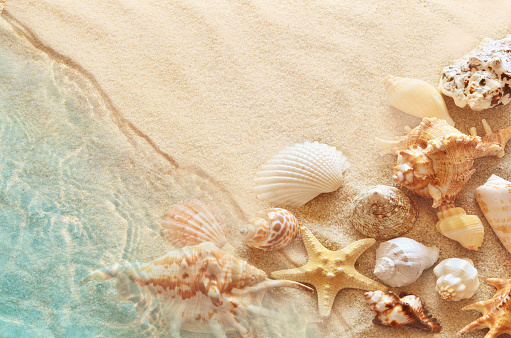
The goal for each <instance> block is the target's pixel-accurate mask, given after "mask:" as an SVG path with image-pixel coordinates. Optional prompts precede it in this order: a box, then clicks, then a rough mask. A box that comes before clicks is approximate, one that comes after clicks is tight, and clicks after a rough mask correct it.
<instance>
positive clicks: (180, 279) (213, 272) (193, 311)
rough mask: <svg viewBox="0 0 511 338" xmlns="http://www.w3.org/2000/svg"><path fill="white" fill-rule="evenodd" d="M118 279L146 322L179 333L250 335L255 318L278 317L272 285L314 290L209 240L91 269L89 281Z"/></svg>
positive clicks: (124, 294)
mask: <svg viewBox="0 0 511 338" xmlns="http://www.w3.org/2000/svg"><path fill="white" fill-rule="evenodd" d="M110 278H115V279H116V281H117V292H118V294H119V296H121V297H124V298H126V299H127V300H130V301H132V302H133V303H135V304H136V308H137V310H139V311H140V312H142V324H143V325H144V326H146V327H147V328H148V330H149V331H152V332H153V333H156V331H155V330H156V329H155V327H156V326H160V327H165V326H167V327H168V328H169V330H170V336H172V337H180V331H181V330H186V331H193V332H211V333H213V334H214V335H215V337H225V333H226V332H228V331H238V332H239V333H241V334H242V335H243V336H246V335H248V334H249V333H250V331H251V327H250V323H251V321H252V320H253V317H254V316H258V315H259V316H261V315H262V316H273V317H274V316H276V315H277V314H276V313H275V312H273V311H270V310H268V309H266V308H264V307H263V306H262V305H261V300H262V297H263V295H264V292H265V291H266V290H269V289H274V288H280V287H291V288H295V289H302V290H307V291H313V290H312V289H311V288H309V287H307V286H305V285H302V284H300V283H297V282H293V281H287V280H270V279H268V278H267V276H266V273H265V272H264V271H262V270H259V269H257V268H256V267H254V266H252V265H250V264H248V263H247V262H245V261H243V260H240V259H238V258H236V257H234V256H233V255H231V254H229V253H226V252H224V251H222V250H220V249H218V248H217V247H216V246H215V245H214V244H213V243H211V242H206V243H202V244H200V245H197V246H186V247H184V248H182V249H180V250H175V251H170V252H169V253H167V254H166V255H165V256H163V257H160V258H158V259H156V260H154V261H152V262H150V263H147V264H134V263H130V262H126V261H123V262H122V263H121V264H114V265H111V266H107V267H104V268H101V269H99V270H96V271H94V272H92V274H90V275H89V276H88V277H86V278H85V279H84V280H83V281H82V284H83V283H85V282H88V281H92V280H96V281H103V280H107V279H110Z"/></svg>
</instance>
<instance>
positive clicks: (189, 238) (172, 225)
mask: <svg viewBox="0 0 511 338" xmlns="http://www.w3.org/2000/svg"><path fill="white" fill-rule="evenodd" d="M161 232H162V234H163V237H164V238H165V239H166V240H168V241H169V242H170V243H172V244H173V245H175V246H177V247H178V248H182V247H184V246H189V245H197V244H200V243H203V242H213V243H215V245H216V246H217V247H219V248H221V247H223V246H224V245H225V243H227V239H226V235H227V228H226V225H225V219H224V216H223V215H222V213H221V212H220V210H219V209H218V208H217V207H216V206H214V205H211V204H209V203H206V202H203V201H200V200H189V201H185V202H182V203H178V204H173V205H171V206H170V208H169V210H168V211H167V212H166V213H165V215H164V216H163V220H162V224H161Z"/></svg>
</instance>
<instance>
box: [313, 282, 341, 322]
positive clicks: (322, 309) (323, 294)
mask: <svg viewBox="0 0 511 338" xmlns="http://www.w3.org/2000/svg"><path fill="white" fill-rule="evenodd" d="M316 290H317V291H318V308H319V315H320V316H322V317H328V316H330V313H331V312H332V306H333V304H334V301H335V297H336V296H337V292H338V291H339V290H336V289H335V288H332V287H330V286H329V285H325V286H324V287H321V288H317V289H316Z"/></svg>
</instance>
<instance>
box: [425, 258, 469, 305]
mask: <svg viewBox="0 0 511 338" xmlns="http://www.w3.org/2000/svg"><path fill="white" fill-rule="evenodd" d="M433 273H434V274H435V276H436V277H437V278H438V279H437V281H436V290H437V291H438V293H439V294H440V296H441V297H442V299H445V300H454V301H458V300H461V299H467V298H470V297H472V296H473V295H474V292H476V290H477V288H478V287H479V279H477V276H478V273H477V270H476V268H475V267H474V263H473V262H472V260H470V259H468V258H463V259H461V258H448V259H444V260H443V261H441V262H440V263H439V264H438V265H437V266H435V268H434V269H433Z"/></svg>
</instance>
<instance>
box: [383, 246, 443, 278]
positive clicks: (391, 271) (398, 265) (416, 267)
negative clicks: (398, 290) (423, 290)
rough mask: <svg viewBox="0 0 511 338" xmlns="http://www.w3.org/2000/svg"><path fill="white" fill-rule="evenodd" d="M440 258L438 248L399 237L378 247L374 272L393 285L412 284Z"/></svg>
mask: <svg viewBox="0 0 511 338" xmlns="http://www.w3.org/2000/svg"><path fill="white" fill-rule="evenodd" d="M437 259H438V248H437V247H434V246H432V247H427V246H425V245H423V244H421V243H419V242H417V241H415V240H413V239H410V238H406V237H398V238H394V239H391V240H390V241H387V242H383V243H381V244H380V246H379V247H378V249H376V265H375V267H374V274H375V275H376V277H378V278H379V279H380V280H381V281H383V283H385V284H387V285H390V286H392V287H400V286H405V285H409V284H412V283H413V282H415V281H416V280H417V279H419V277H420V276H421V274H422V272H423V271H424V270H425V269H427V268H429V267H431V266H432V265H433V264H435V262H436V261H437Z"/></svg>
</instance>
